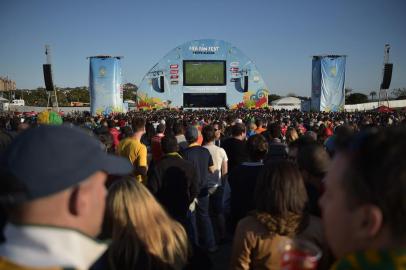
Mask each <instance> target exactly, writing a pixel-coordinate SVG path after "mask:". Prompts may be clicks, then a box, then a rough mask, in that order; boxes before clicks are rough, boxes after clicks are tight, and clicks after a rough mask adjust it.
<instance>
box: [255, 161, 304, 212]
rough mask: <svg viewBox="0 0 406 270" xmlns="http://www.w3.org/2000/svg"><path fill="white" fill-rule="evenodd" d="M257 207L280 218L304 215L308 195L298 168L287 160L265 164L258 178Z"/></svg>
mask: <svg viewBox="0 0 406 270" xmlns="http://www.w3.org/2000/svg"><path fill="white" fill-rule="evenodd" d="M254 198H255V206H256V209H257V210H258V211H261V212H266V213H269V214H271V215H273V216H275V217H278V218H285V217H287V216H288V215H289V214H298V215H301V214H303V211H304V208H305V205H306V202H307V193H306V188H305V185H304V183H303V179H302V176H301V174H300V172H299V170H298V169H297V167H296V166H295V165H294V164H293V163H291V162H289V161H286V160H278V161H272V162H269V163H267V164H265V166H264V168H263V169H262V171H261V172H260V174H259V175H258V178H257V183H256V187H255V193H254Z"/></svg>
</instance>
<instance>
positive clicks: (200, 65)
mask: <svg viewBox="0 0 406 270" xmlns="http://www.w3.org/2000/svg"><path fill="white" fill-rule="evenodd" d="M226 81H227V80H226V62H225V61H221V60H218V61H216V60H208V61H205V60H184V61H183V85H185V86H202V85H208V86H211V85H226Z"/></svg>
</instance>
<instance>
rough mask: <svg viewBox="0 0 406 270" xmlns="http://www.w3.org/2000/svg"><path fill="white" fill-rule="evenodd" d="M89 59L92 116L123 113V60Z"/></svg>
mask: <svg viewBox="0 0 406 270" xmlns="http://www.w3.org/2000/svg"><path fill="white" fill-rule="evenodd" d="M89 58H90V74H89V91H90V111H91V114H92V115H96V114H110V113H112V112H123V111H124V107H123V88H122V74H121V62H120V61H121V60H120V59H121V58H120V57H111V56H92V57H89Z"/></svg>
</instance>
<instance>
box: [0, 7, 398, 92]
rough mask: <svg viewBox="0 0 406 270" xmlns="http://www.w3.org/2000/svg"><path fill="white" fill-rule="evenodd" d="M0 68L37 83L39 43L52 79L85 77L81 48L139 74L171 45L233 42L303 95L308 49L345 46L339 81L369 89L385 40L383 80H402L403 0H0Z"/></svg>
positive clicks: (378, 72) (136, 78) (128, 78)
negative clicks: (387, 63) (388, 70)
mask: <svg viewBox="0 0 406 270" xmlns="http://www.w3.org/2000/svg"><path fill="white" fill-rule="evenodd" d="M0 10H1V16H0V76H9V77H10V78H11V79H13V80H15V81H16V83H17V88H36V87H39V86H42V87H43V86H44V82H43V75H42V64H43V63H45V55H44V45H45V44H50V45H51V47H52V54H53V55H52V61H53V73H54V82H55V84H56V85H57V86H60V87H65V86H66V87H68V86H69V87H75V86H82V85H88V69H89V67H88V65H89V63H88V61H87V60H86V57H87V56H92V55H98V54H108V55H120V56H124V59H123V60H122V65H123V72H124V81H125V82H132V83H136V84H139V83H140V82H141V79H142V77H143V76H144V75H145V73H146V72H147V71H148V70H149V69H150V68H151V67H152V66H153V65H154V64H155V63H156V62H158V61H159V60H160V59H161V58H162V57H163V56H164V55H165V54H166V53H167V52H169V51H170V50H171V49H173V48H174V47H176V46H178V45H180V44H182V43H184V42H186V41H189V40H194V39H201V38H216V39H223V40H226V41H228V42H231V43H232V44H233V45H235V46H236V47H238V48H240V49H241V50H242V51H243V52H244V53H245V54H246V55H247V56H248V57H250V58H251V59H252V60H253V61H254V62H255V63H256V65H257V67H258V68H259V70H260V72H261V73H262V76H263V77H264V79H265V82H266V83H267V85H268V87H269V89H270V91H271V93H276V94H280V95H286V94H287V93H296V94H299V95H305V96H309V95H310V86H311V85H310V84H311V83H310V81H311V80H310V79H311V78H310V76H311V56H312V55H314V54H325V53H334V54H345V55H348V58H347V67H346V86H347V87H351V88H353V89H354V90H355V91H358V92H364V93H369V92H370V91H372V90H377V89H378V88H379V85H380V81H381V76H382V62H383V48H384V44H385V43H390V44H391V47H392V49H391V61H392V62H393V63H394V72H393V77H392V84H391V88H398V87H406V1H405V0H340V1H338V0H336V1H325V0H314V1H313V0H296V1H294V0H280V1H273V0H251V1H243V0H234V1H228V0H227V1H226V0H205V1H194V0H189V1H187V0H172V1H168V0H166V1H161V0H155V1H144V0H132V1H112V0H110V1H104V0H99V1H93V0H69V1H68V0H66V1H61V0H60V1H58V0H25V1H23V0H0Z"/></svg>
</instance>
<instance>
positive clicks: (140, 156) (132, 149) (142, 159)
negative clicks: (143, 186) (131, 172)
mask: <svg viewBox="0 0 406 270" xmlns="http://www.w3.org/2000/svg"><path fill="white" fill-rule="evenodd" d="M117 154H118V155H119V156H122V157H126V158H128V159H129V160H130V162H131V163H132V164H133V166H134V167H135V168H138V167H147V147H146V146H145V145H144V144H143V143H141V141H140V140H136V139H134V138H132V137H129V138H125V139H124V140H122V141H121V142H120V143H119V144H118V146H117ZM135 177H136V179H137V180H138V181H140V182H142V183H145V181H146V177H143V176H142V175H136V176H135Z"/></svg>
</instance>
